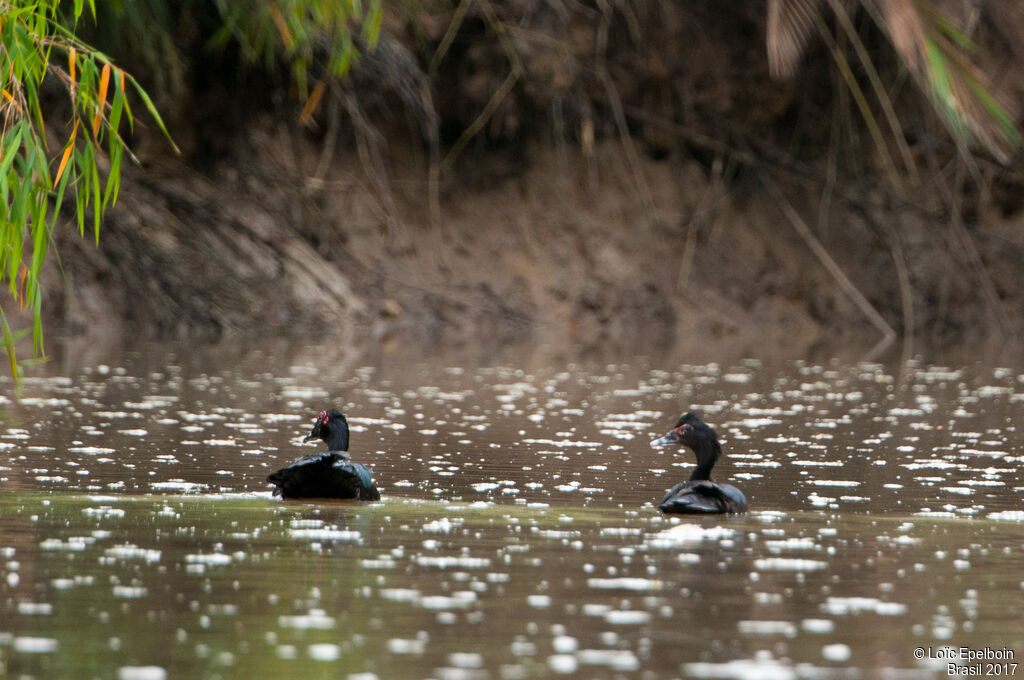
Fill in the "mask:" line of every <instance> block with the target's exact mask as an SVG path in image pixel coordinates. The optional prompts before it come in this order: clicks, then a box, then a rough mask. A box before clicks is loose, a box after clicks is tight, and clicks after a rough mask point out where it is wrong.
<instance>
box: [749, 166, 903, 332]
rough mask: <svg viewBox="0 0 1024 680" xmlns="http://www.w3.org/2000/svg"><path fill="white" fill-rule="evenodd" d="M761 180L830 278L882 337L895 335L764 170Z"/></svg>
mask: <svg viewBox="0 0 1024 680" xmlns="http://www.w3.org/2000/svg"><path fill="white" fill-rule="evenodd" d="M760 179H761V183H762V184H763V185H764V187H765V189H767V190H768V193H769V194H771V196H772V198H773V199H774V200H775V202H776V204H777V205H778V206H779V209H780V210H782V214H784V215H785V216H786V219H787V220H789V223H790V225H791V226H792V227H793V229H794V230H795V231H796V233H797V234H799V235H800V238H802V239H803V240H804V243H806V244H807V247H808V248H810V249H811V252H812V253H814V255H815V256H816V257H817V258H818V261H820V262H821V264H822V265H823V266H824V267H825V269H826V270H827V271H828V273H829V274H831V275H832V278H834V279H835V280H836V283H838V284H839V287H840V288H841V289H842V291H843V292H844V293H846V295H847V296H848V297H849V298H850V299H851V300H852V301H853V303H854V304H855V305H857V307H858V308H859V309H860V310H861V312H863V314H864V316H866V317H867V318H868V320H869V321H870V322H871V323H872V324H873V325H874V326H875V328H877V329H878V330H879V331H880V332H881V333H882V341H883V342H884V343H885V344H886V345H888V344H889V343H891V342H892V341H893V339H894V338H895V337H896V331H894V330H893V329H892V326H890V325H889V322H887V321H886V320H885V318H884V317H882V315H881V314H879V313H878V310H877V309H875V307H874V306H873V305H872V304H871V303H870V302H869V301H868V299H867V298H866V297H864V294H863V293H861V292H860V290H858V288H857V286H855V285H854V284H853V282H852V281H850V279H849V277H848V276H846V274H845V273H844V272H843V270H842V269H841V268H840V267H839V265H838V264H836V261H835V260H833V259H832V256H831V255H829V254H828V250H826V249H825V246H823V245H821V241H819V240H818V239H817V238H815V236H814V234H812V233H811V230H810V229H809V228H808V226H807V224H806V223H805V222H804V221H803V218H801V217H800V215H799V214H798V213H797V211H796V209H795V208H794V207H793V204H792V203H790V202H789V200H788V199H787V198H786V196H785V194H783V193H782V191H781V190H780V189H779V187H778V185H777V184H775V182H774V181H773V180H772V179H771V178H770V177H769V176H768V174H767V173H765V172H763V171H762V172H761V173H760Z"/></svg>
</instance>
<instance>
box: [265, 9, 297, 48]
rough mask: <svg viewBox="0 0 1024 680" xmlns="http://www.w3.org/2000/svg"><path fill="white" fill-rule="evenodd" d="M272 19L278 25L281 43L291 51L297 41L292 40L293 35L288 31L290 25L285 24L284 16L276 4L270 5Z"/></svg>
mask: <svg viewBox="0 0 1024 680" xmlns="http://www.w3.org/2000/svg"><path fill="white" fill-rule="evenodd" d="M270 18H271V19H273V20H274V23H275V24H276V25H277V32H278V33H280V34H281V42H283V43H284V46H285V47H286V48H288V49H291V46H292V44H293V43H294V42H295V41H294V40H292V33H291V31H289V30H288V24H287V23H285V20H284V15H283V14H281V10H279V9H278V8H277V5H275V4H271V5H270Z"/></svg>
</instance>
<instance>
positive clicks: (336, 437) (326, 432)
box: [302, 409, 348, 451]
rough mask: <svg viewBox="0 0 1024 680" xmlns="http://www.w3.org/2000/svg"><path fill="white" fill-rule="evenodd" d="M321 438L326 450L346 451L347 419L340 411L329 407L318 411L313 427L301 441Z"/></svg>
mask: <svg viewBox="0 0 1024 680" xmlns="http://www.w3.org/2000/svg"><path fill="white" fill-rule="evenodd" d="M315 439H322V440H323V441H324V443H326V444H327V450H328V451H348V421H347V420H345V415H344V414H343V413H342V412H341V411H337V410H335V409H331V410H330V411H320V415H319V416H317V418H316V422H315V423H313V429H312V430H311V431H310V433H309V434H307V435H306V437H305V438H304V439H303V440H302V441H303V443H305V442H311V441H313V440H315Z"/></svg>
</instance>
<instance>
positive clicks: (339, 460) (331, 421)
mask: <svg viewBox="0 0 1024 680" xmlns="http://www.w3.org/2000/svg"><path fill="white" fill-rule="evenodd" d="M315 439H321V440H323V442H324V443H325V444H327V450H326V451H323V452H321V453H314V454H311V455H308V456H303V457H302V458H297V459H296V460H295V462H294V463H292V464H291V465H289V466H288V467H286V468H281V469H280V470H278V471H277V472H274V473H272V474H271V475H270V476H269V477H267V480H268V481H270V482H271V483H273V484H275V485H276V486H277V488H276V489H274V495H275V496H281V498H351V499H356V500H360V501H379V500H380V492H379V491H378V490H377V487H376V485H374V483H373V473H372V472H371V471H370V468H368V467H366V466H365V465H360V464H359V463H353V462H352V461H351V460H350V458H349V455H348V421H347V420H346V419H345V416H344V414H342V413H341V411H336V410H333V409H332V410H330V411H321V412H320V415H319V416H318V417H317V419H316V422H315V423H314V424H313V430H312V431H311V432H310V433H309V434H308V435H306V438H305V439H303V440H302V441H303V442H309V441H313V440H315Z"/></svg>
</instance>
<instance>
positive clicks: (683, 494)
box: [658, 480, 747, 515]
mask: <svg viewBox="0 0 1024 680" xmlns="http://www.w3.org/2000/svg"><path fill="white" fill-rule="evenodd" d="M658 507H659V508H660V509H661V511H662V512H664V513H668V514H684V515H712V514H722V513H732V512H746V511H747V499H746V497H745V496H744V495H743V492H742V491H740V490H739V489H737V488H736V487H735V486H732V485H731V484H717V483H715V482H712V481H708V480H701V481H697V482H683V483H682V484H676V485H675V486H674V487H672V489H670V490H669V492H668V493H667V494H665V498H664V499H662V501H661V505H659V506H658Z"/></svg>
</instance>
